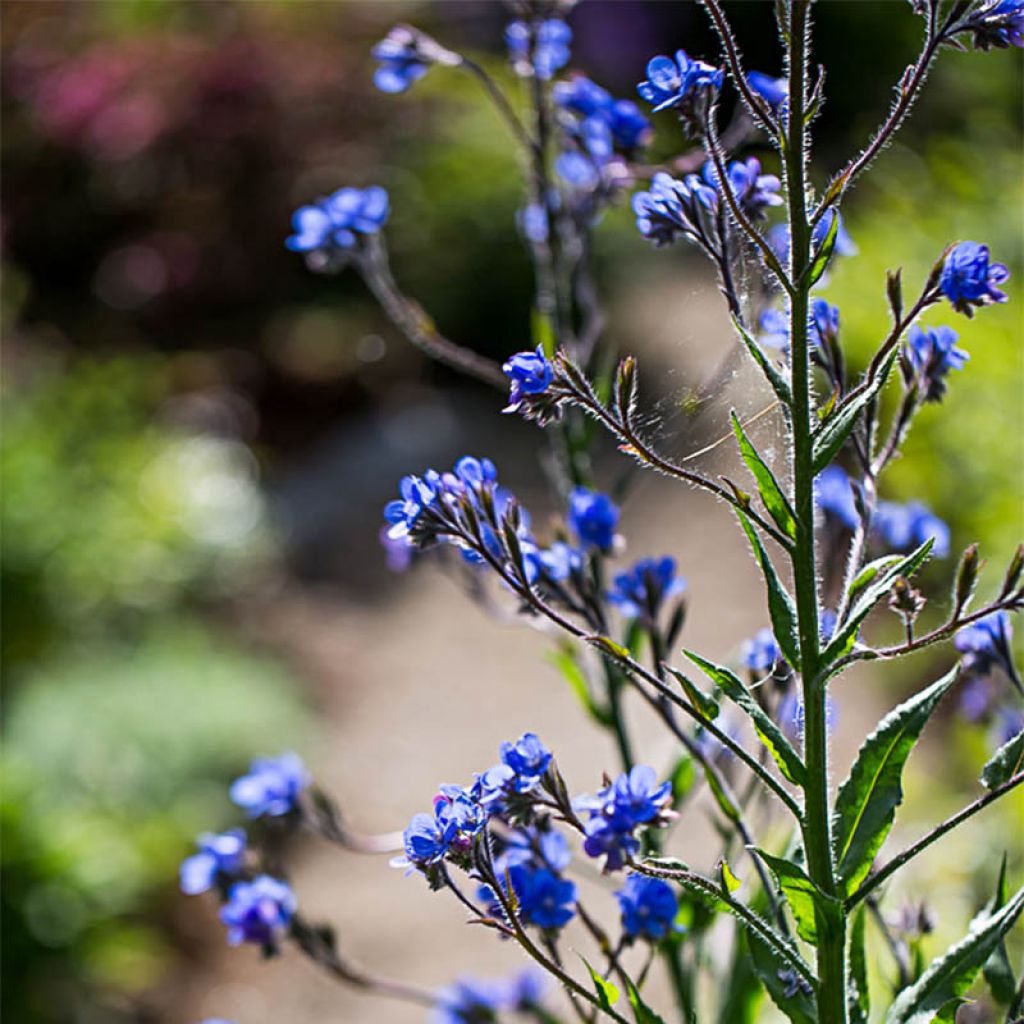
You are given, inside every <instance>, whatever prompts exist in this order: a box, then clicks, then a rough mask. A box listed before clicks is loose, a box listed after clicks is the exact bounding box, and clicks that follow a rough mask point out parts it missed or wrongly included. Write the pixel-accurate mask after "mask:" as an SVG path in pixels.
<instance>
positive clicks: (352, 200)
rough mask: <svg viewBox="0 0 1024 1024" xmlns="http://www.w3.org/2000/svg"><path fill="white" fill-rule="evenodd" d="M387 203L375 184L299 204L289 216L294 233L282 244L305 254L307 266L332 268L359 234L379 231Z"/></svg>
mask: <svg viewBox="0 0 1024 1024" xmlns="http://www.w3.org/2000/svg"><path fill="white" fill-rule="evenodd" d="M388 206H389V203H388V194H387V192H385V191H384V189H382V188H380V187H379V186H378V185H371V186H370V187H369V188H340V189H338V191H337V192H335V193H334V194H333V195H330V196H328V197H327V198H326V199H318V200H317V201H316V202H315V203H311V204H309V205H307V206H300V207H299V208H298V209H297V210H296V211H295V213H294V214H293V215H292V228H293V229H294V232H295V233H294V234H293V235H290V236H289V237H288V238H287V239H285V243H284V244H285V245H286V246H287V247H288V248H289V249H291V250H292V252H301V253H305V254H306V262H307V263H308V264H309V266H310V269H312V270H329V269H333V268H334V267H335V266H337V265H338V263H339V261H340V260H341V259H343V258H344V256H345V255H346V254H347V253H349V252H351V251H352V250H353V249H355V247H356V246H357V244H358V243H359V239H360V238H361V237H362V236H365V235H375V234H377V232H378V231H380V229H381V228H382V227H383V226H384V223H385V221H387V219H388Z"/></svg>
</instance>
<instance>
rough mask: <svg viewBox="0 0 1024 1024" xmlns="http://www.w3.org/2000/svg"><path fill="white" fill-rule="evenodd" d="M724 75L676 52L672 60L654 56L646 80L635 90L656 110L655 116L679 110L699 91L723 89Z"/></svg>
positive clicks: (680, 51)
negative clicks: (668, 110)
mask: <svg viewBox="0 0 1024 1024" xmlns="http://www.w3.org/2000/svg"><path fill="white" fill-rule="evenodd" d="M721 87H722V72H721V71H720V70H719V69H718V68H714V67H712V66H711V65H710V64H705V63H704V62H703V61H700V60H695V59H692V58H690V57H688V56H687V55H686V53H685V51H683V50H677V51H676V56H675V60H673V59H672V58H671V57H663V56H659V57H655V58H654V59H653V60H651V61H650V62H649V63H648V65H647V79H646V80H645V81H643V82H641V83H640V84H639V85H637V87H636V91H637V92H638V93H640V96H641V98H642V99H644V100H646V101H647V102H648V103H650V104H651V105H652V107H653V108H654V113H658V111H660V110H667V109H668V108H669V107H677V106H680V105H681V104H682V103H684V102H685V101H686V100H688V99H690V98H691V97H692V96H693V95H694V94H695V93H696V92H697V90H700V89H708V88H711V89H720V88H721Z"/></svg>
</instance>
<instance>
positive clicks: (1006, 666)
mask: <svg viewBox="0 0 1024 1024" xmlns="http://www.w3.org/2000/svg"><path fill="white" fill-rule="evenodd" d="M1012 636H1013V626H1012V624H1011V623H1010V613H1009V612H1007V611H997V612H993V613H992V614H991V615H986V616H985V617H984V618H982V619H978V620H977V621H976V622H972V623H971V624H970V625H969V626H964V628H963V629H961V630H958V632H957V634H956V636H954V637H953V646H954V647H955V648H956V649H957V650H958V651H959V652H960V661H961V663H962V664H963V666H964V668H965V669H968V670H969V671H970V672H971V673H972V674H973V675H977V676H987V675H989V673H991V671H992V669H993V668H994V667H996V666H999V667H1000V668H1002V669H1003V670H1004V671H1005V672H1006V674H1007V675H1008V676H1009V677H1010V678H1011V679H1015V678H1016V675H1017V673H1016V671H1015V670H1014V667H1013V656H1012V653H1011V649H1010V640H1011V638H1012Z"/></svg>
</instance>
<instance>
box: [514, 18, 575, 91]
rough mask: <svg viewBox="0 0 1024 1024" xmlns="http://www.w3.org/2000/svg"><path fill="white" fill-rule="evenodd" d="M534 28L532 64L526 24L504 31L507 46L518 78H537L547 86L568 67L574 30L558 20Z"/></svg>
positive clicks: (523, 22) (545, 22)
mask: <svg viewBox="0 0 1024 1024" xmlns="http://www.w3.org/2000/svg"><path fill="white" fill-rule="evenodd" d="M535 28H536V34H535V36H534V39H533V53H532V60H531V53H530V36H531V31H530V26H529V25H528V24H527V23H526V22H525V21H513V22H512V23H511V24H510V25H509V26H508V27H507V28H506V29H505V45H506V46H507V47H508V52H509V57H510V58H511V59H512V66H513V67H514V68H515V71H516V74H517V75H520V76H521V77H523V78H529V77H531V76H532V75H536V76H537V77H538V78H539V79H541V81H545V82H546V81H547V80H548V79H550V78H552V77H553V76H554V74H555V72H556V71H558V70H559V69H561V68H564V67H565V65H566V64H568V63H569V57H570V50H569V44H570V43H571V42H572V29H571V28H569V26H568V25H566V23H565V22H564V21H561V20H560V19H558V18H549V19H548V20H547V21H542V22H540V23H539V24H538V25H536V27H535Z"/></svg>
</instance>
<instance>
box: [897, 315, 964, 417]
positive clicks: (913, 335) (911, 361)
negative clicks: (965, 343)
mask: <svg viewBox="0 0 1024 1024" xmlns="http://www.w3.org/2000/svg"><path fill="white" fill-rule="evenodd" d="M957 340H958V337H957V333H956V331H954V330H953V329H952V328H951V327H925V328H924V329H922V328H920V327H918V326H917V324H914V325H913V326H912V327H911V328H910V330H909V331H908V332H907V340H906V343H905V345H904V347H903V357H904V362H903V367H904V376H905V378H906V380H907V382H908V383H911V382H916V384H917V386H918V389H919V390H920V392H921V395H922V396H923V398H924V401H926V402H941V401H942V396H943V395H945V393H946V374H948V373H949V371H950V370H962V369H963V368H964V364H965V363H966V362H967V360H968V359H970V358H971V357H970V356H969V355H968V354H967V353H966V352H965V351H964V350H963V349H960V348H957V347H956V343H957Z"/></svg>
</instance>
